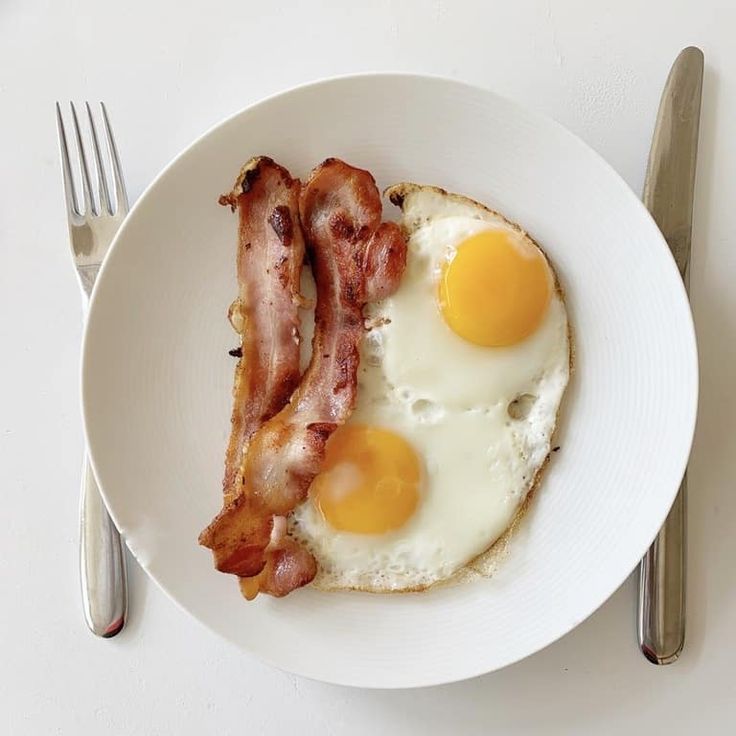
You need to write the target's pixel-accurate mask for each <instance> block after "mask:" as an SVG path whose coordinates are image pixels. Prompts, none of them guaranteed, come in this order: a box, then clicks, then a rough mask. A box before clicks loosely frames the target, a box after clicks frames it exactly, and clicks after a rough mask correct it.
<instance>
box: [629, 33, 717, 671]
mask: <svg viewBox="0 0 736 736" xmlns="http://www.w3.org/2000/svg"><path fill="white" fill-rule="evenodd" d="M702 88H703V52H702V51H701V50H700V49H698V48H695V47H693V46H691V47H689V48H686V49H684V50H683V51H681V52H680V54H679V56H678V57H677V59H676V60H675V63H674V64H673V66H672V69H671V70H670V74H669V77H668V78H667V83H666V84H665V87H664V91H663V92H662V100H661V102H660V105H659V113H658V114H657V122H656V125H655V128H654V136H653V138H652V148H651V150H650V152H649V165H648V166H647V176H646V180H645V183H644V196H643V199H644V204H645V205H646V207H647V209H648V210H649V211H650V212H651V213H652V216H653V217H654V219H655V221H656V223H657V225H658V226H659V229H660V230H661V231H662V234H663V235H664V237H665V239H666V240H667V243H668V244H669V246H670V250H671V251H672V255H673V256H674V259H675V262H676V263H677V267H678V268H679V269H680V275H681V276H682V279H683V281H684V283H685V288H689V280H690V279H689V275H690V274H689V266H690V235H691V229H692V215H693V193H694V189H695V163H696V158H697V153H698V128H699V124H700V99H701V95H702ZM686 491H687V474H686V475H685V476H684V477H683V479H682V484H681V485H680V490H679V491H678V493H677V497H676V498H675V502H674V504H673V506H672V509H671V510H670V513H669V516H668V517H667V520H666V521H665V523H664V526H663V527H662V529H661V530H660V532H659V534H658V535H657V538H656V539H655V540H654V542H653V544H652V546H651V547H650V548H649V551H648V552H647V554H646V556H645V557H644V559H643V560H642V563H641V566H640V570H639V611H638V637H639V646H640V648H641V651H642V652H643V654H644V656H645V657H646V658H647V659H648V660H649V661H650V662H653V663H654V664H669V663H670V662H674V661H675V660H676V659H677V658H678V657H679V656H680V652H681V651H682V647H683V644H684V642H685V562H686V556H685V554H686V531H687V524H686V516H685V511H686V506H685V498H686Z"/></svg>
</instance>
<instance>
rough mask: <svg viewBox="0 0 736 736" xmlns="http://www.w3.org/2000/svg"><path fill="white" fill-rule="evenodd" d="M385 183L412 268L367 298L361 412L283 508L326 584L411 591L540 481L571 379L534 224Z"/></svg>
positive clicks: (455, 567) (442, 573)
mask: <svg viewBox="0 0 736 736" xmlns="http://www.w3.org/2000/svg"><path fill="white" fill-rule="evenodd" d="M387 194H388V197H389V198H390V199H391V201H392V202H394V203H395V204H397V205H398V206H399V207H401V209H402V226H403V228H404V229H405V231H406V233H407V234H408V238H409V241H408V245H409V254H408V263H407V269H406V272H405V274H404V277H403V280H402V283H401V286H400V288H399V289H398V290H397V291H396V293H395V294H393V295H392V296H391V297H390V298H388V299H385V300H383V301H382V302H380V303H377V304H375V305H373V306H372V307H371V308H370V309H369V313H368V317H369V326H370V330H369V332H368V335H367V337H366V340H364V343H363V350H362V355H361V367H360V372H359V387H358V394H357V403H356V408H355V411H354V413H353V415H352V417H351V420H350V422H349V423H348V424H346V425H345V426H344V427H343V428H341V429H338V430H337V432H335V434H334V435H333V437H332V438H331V440H330V442H328V445H327V457H326V463H325V465H324V466H323V469H322V472H321V473H320V474H319V475H318V476H317V478H316V479H315V481H314V483H313V484H312V489H311V492H310V500H309V501H307V502H306V503H304V504H302V505H301V506H299V507H298V508H297V509H296V510H295V511H294V513H293V514H292V515H291V517H290V532H291V534H292V536H294V538H296V539H299V540H300V541H301V542H302V543H303V544H304V545H305V546H306V547H307V548H309V549H310V550H311V551H312V553H313V554H314V556H315V558H316V560H317V563H318V572H317V576H316V578H315V581H314V582H315V584H316V585H317V586H318V587H321V588H325V589H333V590H334V589H345V588H354V589H361V590H370V591H374V592H379V591H402V590H419V589H423V588H426V587H428V586H431V585H434V584H436V583H438V582H440V581H444V580H447V579H449V578H451V577H452V576H454V575H456V574H457V573H458V572H459V571H461V570H463V569H464V568H465V567H466V565H467V564H468V563H470V562H471V561H473V560H474V559H475V558H477V557H478V555H481V554H483V553H485V552H486V551H487V550H488V549H489V548H490V547H491V546H492V545H493V543H494V542H495V541H496V540H497V539H498V538H499V537H500V536H501V535H502V534H503V532H504V531H505V530H506V529H507V527H508V526H509V525H510V524H511V522H512V520H513V519H514V516H515V514H516V512H517V510H518V509H519V508H520V506H521V505H522V503H523V502H524V499H525V498H526V496H527V494H528V493H529V491H530V490H531V489H532V488H533V487H534V485H535V483H536V482H537V480H538V478H539V474H540V472H541V470H542V468H543V466H544V464H545V462H546V460H547V457H548V455H549V453H550V443H551V437H552V433H553V431H554V428H555V423H556V418H557V412H558V408H559V405H560V401H561V399H562V395H563V392H564V390H565V387H566V385H567V382H568V377H569V370H570V342H569V337H568V325H567V317H566V313H565V306H564V303H563V300H562V293H561V290H560V288H559V286H558V284H557V281H556V278H555V275H554V273H553V271H552V269H551V267H550V265H549V263H548V261H547V259H546V258H545V256H544V254H543V253H542V251H541V250H540V249H539V248H538V246H537V245H536V244H535V243H534V242H533V241H532V240H531V239H530V238H529V236H528V235H526V233H524V232H523V231H522V230H521V229H520V228H518V227H517V226H515V225H513V224H511V223H510V222H508V221H507V220H505V219H504V218H503V217H502V216H500V215H498V214H496V213H494V212H492V211H490V210H488V209H487V208H486V207H484V206H483V205H480V204H478V203H476V202H473V201H472V200H469V199H467V198H465V197H460V196H458V195H453V194H448V193H446V192H444V191H442V190H440V189H436V188H434V187H422V186H418V185H414V184H399V185H396V186H394V187H391V188H390V189H389V190H388V191H387Z"/></svg>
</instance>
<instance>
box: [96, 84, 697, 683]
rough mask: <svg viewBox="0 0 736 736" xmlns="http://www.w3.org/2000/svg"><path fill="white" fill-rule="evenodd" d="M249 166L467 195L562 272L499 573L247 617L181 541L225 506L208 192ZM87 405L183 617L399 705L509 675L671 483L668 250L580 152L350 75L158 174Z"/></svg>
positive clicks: (434, 91) (688, 349) (102, 309)
mask: <svg viewBox="0 0 736 736" xmlns="http://www.w3.org/2000/svg"><path fill="white" fill-rule="evenodd" d="M260 153H265V154H269V155H271V156H273V157H274V158H276V159H277V160H278V161H280V162H281V163H283V164H284V165H286V166H287V167H288V168H289V169H290V170H291V172H292V173H293V174H294V175H306V174H307V172H308V171H309V170H310V168H311V167H312V166H314V165H315V164H316V163H318V162H319V161H321V160H322V159H324V158H325V157H327V156H339V157H342V158H345V159H346V160H347V161H350V162H352V163H354V164H356V165H358V166H362V167H365V168H368V169H370V170H371V171H372V172H373V173H374V175H375V176H376V178H377V180H378V183H379V186H381V187H383V186H385V185H388V184H390V183H393V182H396V181H399V180H404V179H409V180H413V181H418V182H423V183H430V184H438V185H440V186H442V187H444V188H446V189H449V190H452V191H457V192H462V193H465V194H468V195H470V196H472V197H474V198H476V199H479V200H481V201H482V202H486V203H487V204H489V205H490V206H492V207H493V208H495V209H498V210H500V211H501V212H504V213H505V214H506V215H508V216H509V217H510V218H512V219H513V220H516V221H518V222H520V223H522V224H523V226H524V227H526V228H527V229H528V230H529V231H530V232H531V233H532V234H533V236H534V237H535V238H536V239H537V240H538V241H539V242H540V243H541V244H542V245H543V247H544V248H545V249H546V250H547V252H548V253H549V254H550V256H551V258H552V259H553V261H554V263H555V264H556V266H557V270H558V272H559V274H560V277H561V279H562V282H563V285H564V287H565V289H566V291H567V297H568V307H569V310H570V314H571V318H572V325H573V328H574V332H575V341H576V372H575V375H574V377H573V380H572V383H571V386H570V388H569V390H568V394H567V397H566V401H565V403H564V407H563V415H564V421H563V426H562V427H561V428H560V432H559V434H558V444H560V445H561V446H562V449H561V451H560V452H558V453H557V454H556V455H555V456H554V458H553V462H552V463H551V467H550V468H549V471H548V473H547V475H546V477H545V479H544V482H543V484H542V487H541V490H540V492H539V494H538V495H537V497H536V498H535V499H534V502H533V504H532V509H531V511H530V513H529V514H528V515H527V516H526V518H525V520H524V521H523V523H522V525H521V528H520V530H519V533H518V534H517V535H516V536H515V538H514V539H513V541H512V544H511V547H510V551H509V556H508V558H507V559H506V561H505V562H504V564H503V565H502V566H501V569H500V571H499V573H498V575H497V576H496V577H495V578H493V579H491V580H487V581H482V582H479V583H475V584H469V585H466V586H463V587H457V588H454V589H446V590H440V591H435V592H430V593H425V594H407V595H394V596H380V595H378V596H376V595H369V594H360V593H349V594H348V593H346V594H327V593H319V592H317V591H315V590H309V589H304V590H300V591H297V592H296V593H294V594H292V595H290V596H289V597H287V598H285V599H283V600H273V599H270V598H267V597H265V596H261V597H259V599H258V600H257V601H256V602H255V603H250V604H248V603H246V602H244V601H243V600H242V599H241V597H240V594H239V592H238V587H237V585H236V584H235V582H234V581H233V579H232V578H230V577H227V576H224V575H220V574H218V573H216V572H215V571H214V570H213V568H212V560H211V556H210V553H209V551H207V550H205V549H202V548H201V547H198V546H197V534H198V533H199V531H200V529H202V527H203V526H204V525H205V524H206V523H207V522H208V521H209V520H210V518H211V517H212V515H213V514H214V513H215V512H216V511H217V509H218V506H219V503H220V479H221V474H222V463H223V455H224V448H225V443H226V438H227V435H228V429H229V415H230V391H231V384H232V377H233V368H234V362H233V359H232V358H230V357H228V355H227V350H228V349H229V348H232V347H233V346H234V345H235V337H234V333H233V332H232V330H231V328H230V327H229V325H228V323H227V320H226V318H225V313H226V310H227V307H228V305H229V303H230V301H231V300H232V298H233V297H234V295H235V293H236V282H235V245H236V222H237V220H236V218H235V216H233V215H232V214H230V213H229V212H227V211H225V210H224V209H223V208H222V207H219V206H218V205H217V197H218V195H219V194H220V193H221V192H224V191H227V190H228V189H229V188H230V186H231V184H232V181H233V179H234V177H235V175H236V173H237V171H238V169H239V167H240V165H241V164H242V163H243V162H244V161H245V160H246V159H247V158H249V157H250V156H252V155H254V154H260ZM392 210H393V208H392V207H391V205H388V204H387V205H386V212H387V213H390V212H391V211H392ZM83 395H84V396H83V398H84V416H85V423H86V428H87V436H88V440H89V446H90V450H91V454H92V460H93V463H94V467H95V471H96V473H97V477H98V478H99V481H100V484H101V486H102V488H103V489H104V495H105V499H106V500H107V503H108V505H109V508H110V511H111V513H112V515H113V517H114V519H115V521H116V523H117V525H118V526H119V528H120V530H121V531H122V532H123V534H124V535H125V537H126V539H127V541H128V545H129V546H130V548H131V550H132V552H133V554H135V556H136V557H137V558H138V560H139V561H140V563H141V564H142V565H143V567H144V568H145V569H146V570H147V571H148V572H149V573H150V575H151V576H152V577H153V578H154V579H155V580H156V581H157V582H158V583H159V584H160V585H161V587H162V588H164V590H166V591H167V592H168V593H169V594H170V595H171V596H172V597H173V598H174V599H175V600H176V601H177V602H178V603H179V604H180V605H181V606H182V607H183V608H185V609H186V610H188V611H189V612H190V613H192V615H194V616H196V617H197V618H198V619H199V620H200V621H202V622H203V623H204V624H206V625H207V626H209V627H210V628H211V629H213V630H215V631H217V632H218V633H220V634H222V635H223V636H225V637H227V638H228V639H230V640H231V641H233V642H234V643H236V644H237V645H239V646H241V647H242V648H243V649H244V650H246V651H248V652H250V653H252V654H255V655H257V656H259V657H261V658H263V659H264V660H266V661H268V662H271V663H272V664H274V665H276V666H278V667H281V668H283V669H285V670H290V671H292V672H296V673H299V674H303V675H306V676H309V677H313V678H317V679H320V680H325V681H329V682H335V683H342V684H349V685H359V686H366V687H413V686H420V685H430V684H435V683H443V682H449V681H452V680H459V679H462V678H466V677H471V676H473V675H478V674H481V673H484V672H489V671H491V670H494V669H498V668H500V667H503V666H505V665H508V664H510V663H511V662H514V661H516V660H518V659H520V658H522V657H525V656H527V655H529V654H531V653H532V652H535V651H537V650H538V649H540V648H541V647H544V646H546V645H547V644H549V643H551V642H552V641H554V640H555V639H557V638H558V637H560V636H562V635H563V634H565V633H566V632H568V631H570V629H572V628H573V627H574V626H576V625H577V624H579V623H580V622H581V621H582V620H583V619H585V618H586V617H587V616H588V615H590V613H591V612H593V611H594V610H595V609H596V608H597V607H598V606H600V605H601V603H603V602H604V601H605V600H606V598H608V596H609V595H611V593H612V592H613V591H614V590H615V589H616V588H617V587H618V586H619V585H620V584H621V583H622V581H623V580H624V579H625V577H626V576H627V575H628V574H629V573H630V572H631V570H632V569H633V568H634V566H635V565H636V564H637V562H638V561H639V559H640V557H641V556H642V554H643V553H644V551H645V550H646V548H647V545H648V544H649V543H650V541H651V540H652V538H653V537H654V535H655V533H656V531H657V529H658V528H659V526H660V524H661V522H662V521H663V520H664V518H665V515H666V513H667V510H668V509H669V506H670V504H671V502H672V500H673V498H674V494H675V491H676V489H677V485H678V483H679V480H680V478H681V476H682V473H683V469H684V467H685V463H686V459H687V455H688V452H689V449H690V443H691V439H692V434H693V428H694V423H695V413H696V404H697V358H696V348H695V339H694V332H693V325H692V320H691V316H690V310H689V307H688V302H687V298H686V295H685V292H684V289H683V286H682V283H681V281H680V278H679V275H678V273H677V270H676V268H675V266H674V263H673V261H672V259H671V257H670V254H669V251H668V249H667V246H666V244H665V242H664V240H663V239H662V237H661V235H660V234H659V232H658V230H657V228H656V227H655V225H654V223H653V221H652V220H651V218H650V217H649V215H648V214H647V212H646V211H645V209H644V207H643V206H642V205H641V204H640V203H639V201H638V199H637V198H636V196H635V195H634V194H633V193H632V192H631V191H630V190H629V189H628V187H627V186H626V185H625V184H624V182H623V181H622V180H621V179H620V178H619V176H618V175H617V174H616V173H615V172H614V171H613V170H612V169H611V168H610V167H609V166H608V165H607V164H606V163H605V162H604V161H603V160H601V158H599V157H598V155H596V154H595V153H594V152H593V151H592V150H591V149H589V148H588V147H587V146H586V145H585V144H583V143H582V142H581V141H580V140H579V139H577V138H576V137H575V136H573V135H572V134H570V133H569V132H567V131H566V130H564V129H563V128H562V127H560V126H559V125H557V124H556V123H554V122H552V121H551V120H548V119H546V118H544V117H541V116H539V115H537V114H533V113H530V112H527V111H525V110H522V109H520V108H518V107H517V106H516V105H514V104H512V103H510V102H508V101H506V100H504V99H501V98H499V97H497V96H496V95H494V94H492V93H490V92H488V91H485V90H482V89H477V88H474V87H470V86H466V85H464V84H460V83H458V82H454V81H449V80H443V79H437V78H428V77H418V76H408V75H365V76H357V77H349V78H340V79H335V80H330V81H326V82H320V83H317V84H313V85H309V86H306V87H301V88H299V89H296V90H292V91H290V92H287V93H285V94H281V95H278V96H276V97H273V98H271V99H268V100H266V101H265V102H262V103H260V104H258V105H255V106H253V107H251V108H249V109H247V110H244V111H243V112H241V113H239V114H238V115H236V116H235V117H233V118H230V119H229V120H227V121H225V122H224V123H222V124H221V125H219V126H217V127H216V128H214V129H213V130H211V131H210V132H209V133H207V134H206V135H205V136H204V137H202V138H200V139H199V140H198V141H196V142H195V143H194V144H193V145H192V146H190V147H189V148H188V149H187V150H186V151H184V153H182V154H181V156H179V157H178V158H177V159H176V160H175V161H174V162H173V163H172V164H171V165H170V166H169V167H168V168H167V169H166V170H165V171H164V172H163V173H162V174H161V175H160V176H159V177H158V178H157V179H156V181H155V182H154V183H153V184H152V185H151V186H150V187H149V189H148V190H147V191H146V192H145V194H144V195H143V197H141V199H140V200H139V202H138V203H137V204H136V206H135V208H134V209H133V210H132V212H131V213H130V216H129V218H128V219H127V220H126V222H125V224H124V226H123V228H122V229H121V231H120V233H119V235H118V237H117V239H116V242H115V245H114V247H113V249H112V250H111V252H110V255H109V256H108V258H107V261H106V263H105V265H104V267H103V269H102V271H101V273H100V276H99V278H98V281H97V288H96V290H95V294H94V299H93V301H92V309H91V312H90V316H89V323H88V327H87V333H86V340H85V344H84V363H83ZM624 643H625V642H622V644H624Z"/></svg>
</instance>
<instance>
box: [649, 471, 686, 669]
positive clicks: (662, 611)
mask: <svg viewBox="0 0 736 736" xmlns="http://www.w3.org/2000/svg"><path fill="white" fill-rule="evenodd" d="M686 496H687V475H686V476H685V477H683V479H682V483H681V484H680V490H679V491H678V492H677V496H676V498H675V502H674V504H672V508H671V509H670V512H669V514H668V516H667V520H666V521H665V523H664V524H663V526H662V528H661V529H660V531H659V534H657V537H656V539H655V540H654V542H653V543H652V546H651V547H650V548H649V551H648V552H647V553H646V555H645V557H644V559H643V560H642V562H641V566H640V572H639V619H638V636H639V647H640V648H641V651H642V653H643V654H644V656H645V657H646V658H647V659H648V660H649V661H650V662H652V663H653V664H670V663H671V662H674V661H675V660H676V659H677V658H678V657H679V656H680V652H681V651H682V647H683V644H684V643H685V548H686V531H687V520H686Z"/></svg>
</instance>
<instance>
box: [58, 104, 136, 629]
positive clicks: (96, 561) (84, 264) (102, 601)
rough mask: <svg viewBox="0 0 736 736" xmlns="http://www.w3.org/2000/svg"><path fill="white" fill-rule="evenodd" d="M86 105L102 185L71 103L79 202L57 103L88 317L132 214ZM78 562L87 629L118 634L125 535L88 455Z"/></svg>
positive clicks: (124, 598)
mask: <svg viewBox="0 0 736 736" xmlns="http://www.w3.org/2000/svg"><path fill="white" fill-rule="evenodd" d="M85 106H86V109H87V118H88V122H89V132H90V143H91V150H92V156H93V159H94V169H95V175H96V179H97V181H96V187H95V188H96V196H95V192H94V190H93V185H92V180H91V178H90V170H89V167H88V165H87V152H88V151H89V147H88V148H87V149H86V150H85V146H84V144H83V143H82V134H81V131H80V128H79V120H78V119H77V111H76V109H75V107H74V104H73V103H72V104H71V105H70V109H71V119H72V127H73V129H74V141H75V146H76V150H77V157H78V170H79V177H78V178H79V179H81V190H82V201H81V202H80V197H79V185H77V186H76V187H75V184H74V175H73V172H72V164H71V161H70V155H69V145H68V143H67V137H66V131H65V128H64V119H63V117H62V114H61V107H60V106H59V103H58V102H57V103H56V122H57V127H58V133H59V149H60V152H61V168H62V172H63V176H64V194H65V196H66V210H67V219H68V221H69V239H70V241H71V245H72V255H73V257H74V263H75V265H76V267H77V276H78V277H79V285H80V287H81V290H82V301H83V305H84V314H85V317H86V314H87V308H88V306H89V297H90V294H91V293H92V287H93V286H94V283H95V279H96V278H97V273H98V271H99V270H100V266H101V265H102V259H103V258H104V257H105V254H106V253H107V249H108V247H109V246H110V243H111V242H112V239H113V236H114V235H115V233H116V232H117V230H118V228H119V227H120V224H121V223H122V221H123V219H124V218H125V216H126V214H127V213H128V198H127V196H126V193H125V185H124V184H123V174H122V169H121V167H120V160H119V158H118V152H117V148H116V146H115V140H114V139H113V135H112V128H111V127H110V121H109V119H108V116H107V110H106V109H105V106H104V104H103V103H100V113H101V117H102V124H103V128H104V130H105V138H106V142H107V153H108V154H109V156H108V157H107V161H106V164H105V163H103V156H102V150H101V148H100V140H99V138H98V136H97V128H96V126H95V120H94V117H93V115H92V110H91V108H90V106H89V103H85ZM106 169H107V171H109V172H110V176H111V181H110V180H109V179H108V177H107V176H106ZM79 559H80V574H81V579H82V602H83V605H84V617H85V619H86V621H87V625H88V626H89V628H90V630H91V631H92V632H93V633H95V634H96V635H97V636H103V637H111V636H115V634H117V633H118V632H119V631H120V630H121V629H122V628H123V626H124V625H125V617H126V615H127V609H128V590H127V580H126V570H125V551H124V548H123V543H122V541H121V539H120V534H119V533H118V530H117V529H116V528H115V525H114V524H113V523H112V520H111V519H110V516H109V515H108V513H107V509H106V508H105V504H104V502H103V500H102V496H101V495H100V490H99V488H98V487H97V482H96V480H95V476H94V474H93V472H92V468H91V466H90V464H89V459H88V458H87V454H86V452H85V457H84V470H83V471H82V498H81V509H80V547H79Z"/></svg>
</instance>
